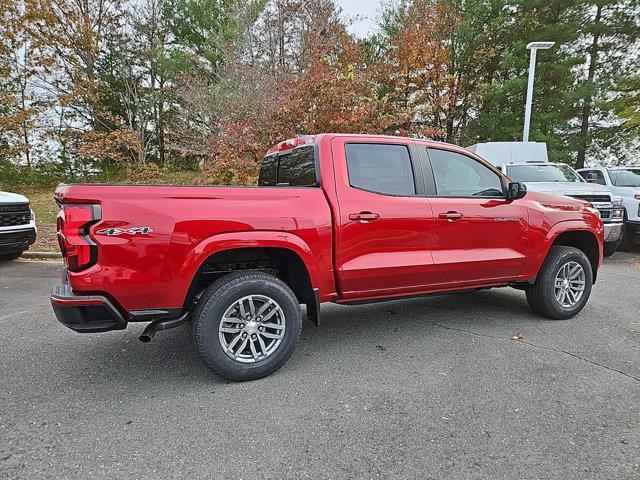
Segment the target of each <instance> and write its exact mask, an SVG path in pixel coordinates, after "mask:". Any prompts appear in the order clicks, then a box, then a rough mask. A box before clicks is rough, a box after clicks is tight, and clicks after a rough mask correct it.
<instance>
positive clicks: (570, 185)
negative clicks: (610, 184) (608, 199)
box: [525, 182, 611, 196]
mask: <svg viewBox="0 0 640 480" xmlns="http://www.w3.org/2000/svg"><path fill="white" fill-rule="evenodd" d="M525 183H526V185H527V190H532V191H534V192H542V193H552V194H555V195H569V196H571V195H585V194H603V193H608V194H611V192H610V191H609V189H608V188H607V187H605V186H604V185H597V184H594V183H586V182H585V183H583V182H525Z"/></svg>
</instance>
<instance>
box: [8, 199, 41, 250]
mask: <svg viewBox="0 0 640 480" xmlns="http://www.w3.org/2000/svg"><path fill="white" fill-rule="evenodd" d="M36 234H37V229H36V221H35V216H34V214H33V211H32V210H31V208H30V207H29V199H28V198H27V197H25V196H23V195H18V194H16V193H9V192H0V261H4V260H13V259H14V258H18V257H19V256H20V255H22V252H24V251H25V250H27V249H28V248H29V247H30V246H31V245H32V244H33V242H35V241H36Z"/></svg>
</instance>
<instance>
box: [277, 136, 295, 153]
mask: <svg viewBox="0 0 640 480" xmlns="http://www.w3.org/2000/svg"><path fill="white" fill-rule="evenodd" d="M299 143H300V139H299V138H290V139H289V140H285V141H284V142H280V143H279V144H278V151H279V152H284V151H285V150H291V149H292V148H296V147H297V146H298V144H299Z"/></svg>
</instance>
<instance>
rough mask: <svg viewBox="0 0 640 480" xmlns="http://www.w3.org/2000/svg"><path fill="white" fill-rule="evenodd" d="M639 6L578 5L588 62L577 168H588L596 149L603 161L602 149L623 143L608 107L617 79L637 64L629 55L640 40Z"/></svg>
mask: <svg viewBox="0 0 640 480" xmlns="http://www.w3.org/2000/svg"><path fill="white" fill-rule="evenodd" d="M639 7H640V2H638V1H637V0H597V1H589V0H587V1H585V2H581V3H580V4H579V5H578V8H579V9H580V10H581V11H582V12H584V14H583V16H582V19H581V20H582V22H581V23H582V25H583V28H582V29H581V32H580V33H581V37H580V42H579V43H578V44H577V45H576V47H577V48H578V49H580V48H585V50H586V54H587V62H586V68H585V70H586V75H581V81H580V88H579V91H580V103H581V106H580V131H579V134H578V142H577V156H576V163H575V164H576V168H581V167H583V166H584V164H585V161H586V158H587V154H588V153H589V151H590V150H595V151H594V152H593V156H595V157H600V158H602V155H600V154H599V152H598V150H599V149H602V147H605V148H607V147H609V148H611V147H613V148H614V149H615V147H616V146H618V145H619V143H620V140H622V139H621V138H620V137H619V136H618V134H619V133H621V132H620V130H619V129H618V128H612V125H611V123H612V118H611V113H612V112H611V111H610V110H608V109H607V108H606V107H607V105H610V104H609V103H608V102H607V101H606V100H607V97H608V96H609V95H610V92H611V91H612V90H613V87H614V82H615V78H616V77H620V76H622V75H624V72H625V70H627V69H628V68H629V66H630V65H634V64H633V62H629V55H628V53H629V52H630V51H632V50H633V48H632V47H634V46H635V47H636V48H637V42H638V39H640V27H639V25H640V9H639ZM636 58H637V54H636ZM618 126H619V125H614V126H613V127H618ZM603 130H604V131H605V132H606V134H605V135H604V136H603V135H602V131H603ZM603 137H604V138H603ZM603 140H604V141H603ZM596 147H600V148H596Z"/></svg>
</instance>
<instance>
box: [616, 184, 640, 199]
mask: <svg viewBox="0 0 640 480" xmlns="http://www.w3.org/2000/svg"><path fill="white" fill-rule="evenodd" d="M611 191H612V192H613V194H614V195H620V196H621V197H633V196H635V195H638V194H640V187H616V186H612V187H611Z"/></svg>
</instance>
